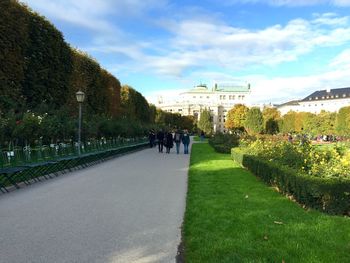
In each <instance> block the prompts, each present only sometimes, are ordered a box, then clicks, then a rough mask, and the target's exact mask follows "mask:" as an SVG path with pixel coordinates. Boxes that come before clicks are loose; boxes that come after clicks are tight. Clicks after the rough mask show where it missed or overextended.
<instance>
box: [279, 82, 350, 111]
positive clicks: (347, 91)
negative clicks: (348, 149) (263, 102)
mask: <svg viewBox="0 0 350 263" xmlns="http://www.w3.org/2000/svg"><path fill="white" fill-rule="evenodd" d="M346 106H350V88H341V89H328V90H319V91H315V92H314V93H312V94H311V95H309V96H307V97H306V98H304V99H302V100H295V101H290V102H287V103H284V104H281V105H279V106H278V107H277V108H278V110H279V111H280V112H281V114H282V115H284V114H286V113H287V112H288V111H291V110H292V111H296V112H311V113H315V114H318V113H320V112H321V111H322V110H324V111H329V112H338V111H339V109H340V108H342V107H346Z"/></svg>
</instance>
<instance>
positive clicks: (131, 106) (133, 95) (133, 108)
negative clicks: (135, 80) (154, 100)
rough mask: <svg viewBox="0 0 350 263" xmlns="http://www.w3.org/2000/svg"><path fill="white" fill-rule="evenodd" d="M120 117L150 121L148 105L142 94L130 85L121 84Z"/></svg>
mask: <svg viewBox="0 0 350 263" xmlns="http://www.w3.org/2000/svg"><path fill="white" fill-rule="evenodd" d="M120 98H121V108H122V118H124V119H130V120H133V121H139V122H144V123H150V122H152V120H151V119H150V117H151V114H150V113H151V112H150V106H149V104H148V102H147V100H146V99H145V97H143V96H142V94H141V93H140V92H138V91H136V90H135V89H133V88H132V87H130V86H127V85H124V86H122V89H121V93H120Z"/></svg>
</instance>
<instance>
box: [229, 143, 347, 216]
mask: <svg viewBox="0 0 350 263" xmlns="http://www.w3.org/2000/svg"><path fill="white" fill-rule="evenodd" d="M231 157H232V159H233V160H235V161H236V162H238V163H240V164H241V165H242V166H244V167H246V168H247V169H248V170H249V171H251V172H252V173H253V174H255V175H256V176H258V177H260V178H261V179H262V180H263V181H264V182H266V183H267V184H269V185H273V186H277V187H278V189H279V190H280V191H281V192H282V193H284V194H288V195H292V196H293V197H294V199H295V200H296V201H297V202H299V203H301V204H304V205H306V206H307V207H311V208H314V209H317V210H320V211H323V212H326V213H329V214H338V215H350V180H347V179H341V178H319V177H314V176H309V175H306V174H301V173H300V172H297V171H295V170H293V169H291V168H289V167H286V166H282V165H280V164H276V163H271V162H267V161H263V160H260V159H259V158H257V157H256V156H252V155H247V154H244V153H243V152H242V151H241V150H239V149H235V148H233V149H232V150H231Z"/></svg>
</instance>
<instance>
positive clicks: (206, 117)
mask: <svg viewBox="0 0 350 263" xmlns="http://www.w3.org/2000/svg"><path fill="white" fill-rule="evenodd" d="M198 128H199V129H200V130H202V131H204V132H205V133H206V134H211V133H212V131H213V122H212V117H211V115H210V111H209V110H208V109H203V110H202V111H201V115H200V118H199V121H198Z"/></svg>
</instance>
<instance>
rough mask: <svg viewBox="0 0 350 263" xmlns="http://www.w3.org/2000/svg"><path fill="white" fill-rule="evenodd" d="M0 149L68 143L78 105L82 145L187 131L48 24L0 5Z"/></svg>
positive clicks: (14, 6) (8, 1) (8, 2)
mask: <svg viewBox="0 0 350 263" xmlns="http://www.w3.org/2000/svg"><path fill="white" fill-rule="evenodd" d="M0 61H1V63H0V144H1V145H0V146H2V147H4V146H7V145H11V144H12V145H21V146H23V145H26V144H33V143H35V142H39V141H40V142H41V143H49V142H50V143H52V142H57V141H67V140H75V139H76V133H77V109H78V104H77V101H76V99H75V93H76V92H77V91H78V90H82V91H84V92H85V94H86V99H85V101H84V104H83V130H82V136H83V140H84V139H91V138H101V137H107V138H108V137H117V136H124V137H134V136H143V135H145V134H147V132H148V130H149V129H151V128H157V127H174V126H177V127H183V128H188V129H192V128H193V119H191V118H188V117H181V116H180V115H176V114H171V113H165V112H162V111H160V110H157V109H156V107H155V106H154V105H150V104H148V102H147V100H146V99H145V98H144V97H143V96H142V94H141V93H139V92H137V91H136V90H135V89H133V88H132V87H130V86H123V87H122V86H121V84H120V82H119V80H118V79H117V78H115V77H114V76H113V75H112V74H110V73H109V72H108V71H106V70H105V69H103V68H101V66H100V65H99V64H98V62H97V61H95V60H94V59H93V58H91V57H90V56H89V55H88V54H86V53H83V52H81V51H79V50H76V49H74V48H72V47H70V46H69V44H67V43H66V42H65V41H64V38H63V35H62V33H61V32H60V31H58V30H57V29H56V28H55V27H54V26H53V25H52V24H51V23H50V22H49V21H47V20H46V19H45V18H44V17H42V16H40V15H39V14H37V13H35V12H33V11H31V10H30V9H29V8H28V7H26V6H25V5H23V4H21V3H19V2H18V1H17V0H2V1H0Z"/></svg>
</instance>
